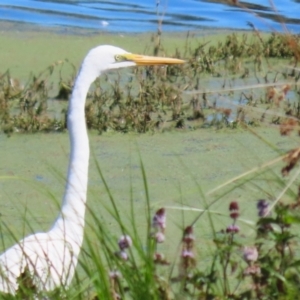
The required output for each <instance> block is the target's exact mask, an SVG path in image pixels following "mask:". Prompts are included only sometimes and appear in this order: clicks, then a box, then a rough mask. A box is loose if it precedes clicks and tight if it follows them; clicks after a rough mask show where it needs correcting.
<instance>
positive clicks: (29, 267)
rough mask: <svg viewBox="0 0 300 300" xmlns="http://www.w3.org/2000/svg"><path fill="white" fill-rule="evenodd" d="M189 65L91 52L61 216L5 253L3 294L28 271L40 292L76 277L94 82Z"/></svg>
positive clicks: (0, 272) (77, 102)
mask: <svg viewBox="0 0 300 300" xmlns="http://www.w3.org/2000/svg"><path fill="white" fill-rule="evenodd" d="M183 62H184V61H182V60H179V59H172V58H165V57H161V58H159V57H151V56H143V55H136V54H131V53H128V52H126V51H125V50H123V49H120V48H117V47H113V46H98V47H96V48H94V49H92V50H90V52H89V53H88V55H87V56H86V57H85V59H84V61H83V63H82V66H81V69H80V71H79V73H78V75H77V78H76V81H75V85H74V88H73V92H72V96H71V99H70V103H69V110H68V130H69V135H70V144H71V153H70V161H69V169H68V177H67V182H66V190H65V194H64V198H63V204H62V208H61V213H60V215H59V217H58V218H57V220H56V221H55V223H54V224H53V226H52V228H51V229H50V230H49V231H48V232H45V233H36V234H33V235H30V236H28V237H26V238H25V239H23V240H21V241H20V242H18V243H17V244H15V245H14V246H12V247H11V248H9V249H8V250H6V251H5V252H4V253H3V254H2V255H0V291H2V292H5V293H10V294H15V293H16V291H17V289H18V278H19V277H20V275H21V274H22V273H23V272H24V271H25V269H26V272H29V273H30V275H31V276H32V281H33V283H34V285H35V288H36V289H37V290H40V291H51V290H53V289H54V288H56V287H59V286H64V287H67V286H69V284H70V282H71V280H72V278H73V276H74V272H75V268H76V265H77V260H78V255H79V253H80V248H81V245H82V241H83V231H84V215H85V208H86V195H87V184H88V162H89V141H88V135H87V129H86V122H85V101H86V95H87V93H88V90H89V87H90V85H91V84H92V83H93V81H94V80H95V79H96V78H97V77H98V76H100V75H101V73H103V72H104V71H106V70H109V69H117V68H122V67H129V66H134V65H163V64H177V63H183Z"/></svg>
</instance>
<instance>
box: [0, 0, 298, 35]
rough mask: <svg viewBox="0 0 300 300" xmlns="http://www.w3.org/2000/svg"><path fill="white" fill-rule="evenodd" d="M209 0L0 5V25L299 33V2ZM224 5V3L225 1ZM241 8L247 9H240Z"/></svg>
mask: <svg viewBox="0 0 300 300" xmlns="http://www.w3.org/2000/svg"><path fill="white" fill-rule="evenodd" d="M220 2H221V1H219V3H213V2H211V1H210V0H163V1H159V0H129V1H127V0H126V1H123V0H106V1H100V0H62V1H60V0H0V20H6V21H17V22H25V23H33V24H39V25H43V26H71V27H80V28H91V29H99V30H104V31H108V32H147V31H155V30H156V29H157V20H158V16H157V12H159V13H160V14H161V15H162V14H163V15H164V16H163V27H162V29H163V30H164V31H184V30H197V29H201V28H203V27H220V28H234V29H249V28H250V27H249V25H248V23H249V22H250V23H252V24H254V26H255V27H256V28H258V29H259V30H265V31H270V30H277V31H282V30H283V26H282V25H281V23H280V22H282V21H284V23H285V24H286V26H287V28H288V30H290V31H291V32H293V33H299V32H300V14H299V12H300V0H274V1H273V2H274V5H275V7H276V10H277V11H274V8H272V5H271V2H270V1H269V0H251V2H241V3H242V4H241V5H243V6H244V8H241V7H237V6H233V5H228V4H222V3H220ZM228 2H230V0H229V1H228ZM245 7H247V9H248V11H247V9H245Z"/></svg>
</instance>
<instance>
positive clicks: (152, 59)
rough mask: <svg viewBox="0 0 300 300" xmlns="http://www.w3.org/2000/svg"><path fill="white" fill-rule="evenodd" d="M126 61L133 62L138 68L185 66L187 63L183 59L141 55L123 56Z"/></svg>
mask: <svg viewBox="0 0 300 300" xmlns="http://www.w3.org/2000/svg"><path fill="white" fill-rule="evenodd" d="M122 56H123V57H124V59H125V60H128V61H133V62H135V63H136V64H137V65H138V66H149V65H173V64H183V63H185V61H184V60H182V59H177V58H169V57H156V56H147V55H139V54H133V53H126V54H123V55H122Z"/></svg>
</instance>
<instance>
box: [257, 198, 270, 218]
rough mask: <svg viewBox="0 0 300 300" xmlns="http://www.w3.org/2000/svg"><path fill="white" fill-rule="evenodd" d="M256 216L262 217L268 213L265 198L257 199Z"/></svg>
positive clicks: (267, 204)
mask: <svg viewBox="0 0 300 300" xmlns="http://www.w3.org/2000/svg"><path fill="white" fill-rule="evenodd" d="M256 207H257V209H258V216H259V217H261V218H263V217H266V216H267V215H268V214H269V203H268V202H267V201H266V200H263V199H261V200H258V202H257V205H256Z"/></svg>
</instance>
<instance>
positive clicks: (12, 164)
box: [0, 128, 298, 251]
mask: <svg viewBox="0 0 300 300" xmlns="http://www.w3.org/2000/svg"><path fill="white" fill-rule="evenodd" d="M256 132H257V133H258V134H259V136H261V137H263V138H264V139H265V140H266V141H269V142H270V144H272V145H273V147H270V146H269V145H268V144H266V143H265V142H263V141H262V140H260V139H259V138H258V137H257V136H255V135H254V134H252V133H250V132H247V131H229V130H228V131H224V132H215V131H213V130H197V131H190V132H180V131H179V132H176V131H174V132H169V133H163V134H156V135H147V134H145V135H135V134H127V135H122V134H117V133H115V134H105V135H102V136H98V135H94V134H90V143H91V153H92V156H91V159H90V172H89V187H88V189H89V194H88V207H89V210H92V211H93V212H94V213H95V214H96V215H99V218H100V217H101V218H103V222H107V224H108V226H110V228H111V231H112V233H113V235H116V236H118V235H119V234H120V231H119V228H118V227H117V226H116V224H115V223H114V221H113V220H112V218H111V216H110V215H109V213H108V211H107V207H109V198H108V195H107V193H106V191H105V188H104V185H103V182H102V180H101V178H100V175H99V173H98V171H97V168H96V162H98V163H99V165H100V167H101V170H102V172H103V174H104V177H105V179H106V180H107V183H108V185H109V188H110V190H111V192H112V195H113V196H114V198H115V201H116V203H117V206H118V209H119V210H120V212H121V214H122V217H124V220H125V222H127V224H129V217H128V216H129V206H130V198H131V196H130V191H131V189H132V194H133V197H132V199H133V202H134V206H135V211H136V222H137V224H139V228H140V229H142V228H145V227H146V217H145V215H146V214H145V206H146V204H145V189H144V184H143V180H142V172H141V164H140V157H141V159H142V162H143V164H144V167H145V170H146V175H147V180H148V188H149V194H150V200H151V206H152V207H153V209H157V208H159V207H162V206H172V205H173V206H174V205H177V206H179V205H180V204H181V203H182V204H184V205H185V206H190V207H195V208H200V209H201V208H205V201H204V198H203V196H201V193H200V192H199V186H200V187H201V188H202V189H203V192H204V194H205V193H207V192H208V191H209V190H211V189H213V188H215V187H216V186H218V185H219V184H221V183H223V182H225V181H226V180H228V179H230V178H233V177H235V176H237V175H239V174H241V173H243V172H245V171H247V170H249V169H252V168H253V167H254V166H258V165H260V164H262V163H264V162H266V161H269V160H272V159H274V158H276V157H278V156H279V155H280V154H282V153H285V152H286V151H287V150H289V149H291V148H293V147H295V146H296V145H297V139H298V138H297V137H294V138H293V137H284V138H283V137H280V135H279V133H278V131H277V130H274V129H267V128H266V129H262V128H260V129H256ZM68 153H69V141H68V135H67V134H36V135H18V134H15V135H13V136H12V137H11V138H8V137H6V136H4V135H0V157H2V159H1V166H0V174H1V180H0V185H1V189H0V205H1V221H2V223H1V224H2V234H3V238H4V242H5V245H3V247H7V245H9V244H11V243H12V242H11V241H8V240H9V238H8V237H9V236H11V234H8V233H9V231H11V233H13V235H15V237H16V239H19V238H20V237H21V236H23V235H24V234H28V233H29V232H32V231H36V230H47V229H48V228H49V226H51V224H52V222H53V221H54V220H55V217H56V216H57V214H58V211H59V205H60V201H61V198H62V195H63V191H64V183H65V176H66V169H67V163H68ZM282 166H283V163H279V164H277V165H276V167H275V168H273V171H274V173H273V171H270V172H269V173H263V175H262V176H260V177H258V178H255V179H254V180H252V181H251V183H249V184H248V185H247V184H245V185H244V186H242V187H240V188H236V189H235V190H233V191H232V192H230V193H228V194H225V195H223V196H222V197H221V200H220V201H217V202H216V204H215V205H213V206H212V207H211V209H212V210H214V211H219V212H221V213H225V214H226V211H227V207H228V203H229V201H231V200H233V199H236V200H238V201H239V202H240V207H241V217H242V218H245V219H248V220H255V205H256V200H257V199H259V198H269V199H274V198H276V196H277V193H278V186H277V185H276V182H275V181H274V178H276V176H278V177H280V168H281V167H282ZM225 190H226V189H225ZM219 194H220V193H219ZM214 199H215V198H214V197H212V196H209V197H207V198H206V201H207V202H208V203H209V202H210V201H213V200H214ZM89 210H88V212H87V220H88V221H87V224H89V219H90V218H91V215H90V212H89ZM196 216H197V213H195V212H191V211H186V212H185V213H184V215H182V212H180V211H176V210H172V209H168V219H169V224H168V228H167V236H168V234H170V235H171V236H174V234H175V236H177V237H178V239H176V241H174V239H173V241H171V240H170V241H169V242H167V243H166V245H168V243H176V242H178V240H179V239H180V234H181V231H180V228H179V227H181V226H183V223H184V222H185V223H188V222H190V221H191V220H193V219H194V218H195V217H196ZM215 218H216V223H215V225H216V228H217V229H218V230H220V229H221V228H224V226H227V225H226V224H227V223H228V218H224V217H218V216H215ZM24 219H26V221H25V220H24ZM183 219H184V220H183ZM126 220H127V221H126ZM206 222H207V220H206V219H205V218H201V219H200V221H199V222H198V223H197V224H196V227H197V228H198V229H196V230H195V231H196V232H197V235H198V238H199V239H200V240H205V241H209V240H210V237H211V229H210V228H209V227H208V225H207V223H206ZM3 224H6V225H5V226H3ZM6 226H7V228H6ZM251 232H252V231H251V229H250V228H248V227H246V228H245V232H244V233H245V234H251ZM86 233H87V235H88V236H89V235H92V232H91V231H90V230H89V227H88V225H87V228H86ZM172 247H173V248H172ZM172 247H171V248H168V249H169V251H172V250H171V249H174V245H172ZM1 250H2V249H0V251H1Z"/></svg>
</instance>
